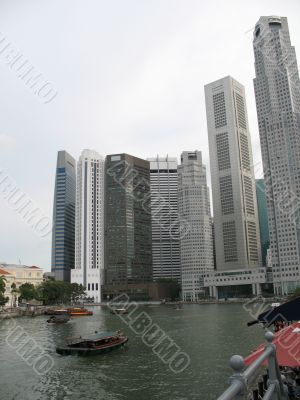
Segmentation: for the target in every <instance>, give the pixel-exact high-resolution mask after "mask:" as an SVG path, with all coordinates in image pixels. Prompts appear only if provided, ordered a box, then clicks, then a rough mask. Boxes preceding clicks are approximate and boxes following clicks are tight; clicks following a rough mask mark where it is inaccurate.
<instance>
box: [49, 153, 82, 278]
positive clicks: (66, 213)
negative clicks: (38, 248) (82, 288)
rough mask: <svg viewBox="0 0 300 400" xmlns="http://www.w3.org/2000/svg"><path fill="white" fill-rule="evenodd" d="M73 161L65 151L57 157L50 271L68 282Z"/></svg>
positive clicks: (71, 263) (72, 236)
mask: <svg viewBox="0 0 300 400" xmlns="http://www.w3.org/2000/svg"><path fill="white" fill-rule="evenodd" d="M75 197H76V162H75V160H74V158H73V157H71V156H70V154H68V153H67V152H66V151H59V152H58V155H57V165H56V176H55V191H54V205H53V230H52V260H51V271H52V272H53V273H54V276H55V279H56V280H59V281H66V282H70V276H71V272H70V270H71V269H72V268H74V263H75V258H74V254H75Z"/></svg>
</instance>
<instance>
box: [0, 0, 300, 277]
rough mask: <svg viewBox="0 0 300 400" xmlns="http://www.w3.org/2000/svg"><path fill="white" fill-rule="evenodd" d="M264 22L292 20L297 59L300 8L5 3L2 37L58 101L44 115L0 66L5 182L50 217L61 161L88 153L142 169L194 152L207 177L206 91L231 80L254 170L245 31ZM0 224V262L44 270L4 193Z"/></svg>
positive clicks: (113, 1)
mask: <svg viewBox="0 0 300 400" xmlns="http://www.w3.org/2000/svg"><path fill="white" fill-rule="evenodd" d="M261 15H280V16H286V17H288V21H289V27H290V34H291V39H292V44H293V45H294V46H295V47H296V52H298V54H299V53H300V25H299V17H300V1H299V0H286V1H283V0H280V1H279V0H263V1H262V0H251V1H242V0H228V1H221V0H218V1H216V0H210V1H201V0H135V1H134V0H110V1H108V0H105V1H104V0H26V1H24V0H18V1H17V0H0V32H1V35H2V36H1V37H2V38H3V37H5V39H6V41H7V42H11V43H12V44H11V46H12V47H13V48H16V49H18V50H19V52H20V54H22V55H23V56H24V57H26V58H27V59H28V60H30V62H31V64H32V65H33V66H34V67H35V68H36V70H37V71H39V72H41V73H42V74H43V76H44V77H45V79H46V80H48V81H49V82H51V84H52V87H54V88H55V89H56V90H57V92H58V94H57V96H56V97H55V98H54V99H53V101H51V102H50V103H48V104H45V103H43V102H42V101H41V99H40V98H39V97H37V96H36V95H34V93H33V91H32V90H30V89H29V88H28V87H27V86H26V85H25V84H24V81H23V80H21V79H19V78H18V77H16V73H15V72H14V71H12V70H11V69H10V68H9V66H8V65H7V64H5V61H4V60H3V59H1V57H0V86H1V90H0V109H1V112H0V170H3V171H5V172H6V174H8V175H9V176H10V177H11V179H14V180H15V182H16V184H17V185H18V186H19V187H20V188H21V189H22V190H24V191H25V192H26V193H27V195H28V196H29V197H30V198H31V199H32V200H33V201H34V202H35V203H36V204H37V205H38V207H40V209H41V210H42V211H43V213H45V214H46V215H48V216H49V217H51V216H52V205H53V189H54V176H55V164H56V157H57V151H58V150H62V149H65V150H67V151H68V152H69V153H70V154H72V155H73V156H74V157H75V158H76V159H78V157H79V154H80V152H81V150H82V149H84V148H90V149H94V150H97V151H98V152H99V153H100V154H103V155H106V154H110V153H118V152H126V153H129V154H132V155H135V156H138V157H141V158H146V157H153V156H155V155H156V154H160V155H162V156H163V155H165V154H169V155H170V156H173V157H174V156H176V157H179V156H180V153H181V152H182V151H183V150H195V149H198V150H201V151H202V152H203V160H204V162H205V163H206V165H207V167H208V174H209V155H208V141H207V128H206V115H205V103H204V89H203V87H204V85H205V84H207V83H209V82H211V81H214V80H216V79H219V78H222V77H224V76H227V75H231V76H233V77H234V78H235V79H237V80H238V81H240V82H241V83H242V84H243V85H245V87H246V94H247V103H248V115H249V122H250V129H251V137H252V146H253V153H254V163H259V162H260V150H259V137H258V129H257V120H256V109H255V100H254V91H253V83H252V79H253V77H254V65H253V51H252V31H253V28H254V25H255V23H256V22H257V20H258V19H259V17H260V16H261ZM299 57H300V56H299ZM208 178H209V177H208ZM209 182H210V178H209ZM0 221H1V225H0V227H1V230H0V261H6V262H10V263H18V262H19V259H20V260H21V262H22V263H24V264H28V265H33V264H35V265H39V266H41V267H43V268H45V269H46V270H50V258H51V257H50V250H51V236H48V238H46V239H43V238H40V237H39V235H37V234H36V232H35V231H34V230H32V229H31V228H30V227H29V226H28V224H26V223H25V222H24V221H23V220H22V218H21V217H20V215H19V214H18V213H16V212H15V211H14V210H12V209H11V208H10V207H9V206H8V205H7V202H6V200H4V199H3V197H2V196H1V193H0Z"/></svg>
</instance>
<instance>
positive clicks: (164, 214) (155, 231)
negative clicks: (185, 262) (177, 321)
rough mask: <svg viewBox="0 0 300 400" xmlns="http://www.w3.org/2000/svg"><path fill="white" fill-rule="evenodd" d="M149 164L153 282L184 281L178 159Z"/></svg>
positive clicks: (164, 159)
mask: <svg viewBox="0 0 300 400" xmlns="http://www.w3.org/2000/svg"><path fill="white" fill-rule="evenodd" d="M148 161H149V162H150V185H151V217H152V259H153V279H154V280H157V279H160V278H168V279H176V280H178V281H179V282H180V281H181V272H180V269H181V268H180V243H179V229H178V228H179V215H178V173H177V159H176V158H169V157H168V156H167V157H163V158H160V157H158V156H157V157H156V158H148Z"/></svg>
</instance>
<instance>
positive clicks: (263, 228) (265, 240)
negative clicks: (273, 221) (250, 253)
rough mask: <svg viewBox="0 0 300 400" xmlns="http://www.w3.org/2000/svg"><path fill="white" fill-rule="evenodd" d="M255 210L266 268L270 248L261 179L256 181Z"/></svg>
mask: <svg viewBox="0 0 300 400" xmlns="http://www.w3.org/2000/svg"><path fill="white" fill-rule="evenodd" d="M256 197H257V210H258V218H259V231H260V244H261V256H262V257H261V258H262V264H263V266H265V267H266V266H267V251H268V248H269V247H270V236H269V224H268V210H267V199H266V190H265V182H264V180H263V179H256Z"/></svg>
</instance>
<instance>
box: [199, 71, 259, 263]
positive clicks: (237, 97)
mask: <svg viewBox="0 0 300 400" xmlns="http://www.w3.org/2000/svg"><path fill="white" fill-rule="evenodd" d="M205 98H206V113H207V127H208V141H209V153H210V166H211V181H212V196H213V210H214V228H215V247H216V265H217V270H218V271H222V270H223V271H224V270H240V269H249V268H259V267H260V266H261V251H260V236H259V223H258V214H257V201H256V191H255V179H254V173H253V162H252V149H251V140H250V134H249V128H248V117H247V110H246V99H245V90H244V87H243V86H242V85H241V84H240V83H238V82H237V81H236V80H234V79H233V78H231V77H230V76H228V77H225V78H223V79H219V80H217V81H215V82H213V83H210V84H208V85H206V86H205Z"/></svg>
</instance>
